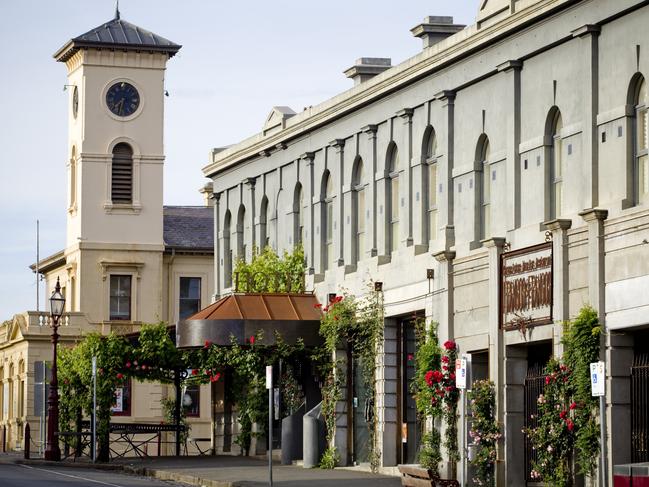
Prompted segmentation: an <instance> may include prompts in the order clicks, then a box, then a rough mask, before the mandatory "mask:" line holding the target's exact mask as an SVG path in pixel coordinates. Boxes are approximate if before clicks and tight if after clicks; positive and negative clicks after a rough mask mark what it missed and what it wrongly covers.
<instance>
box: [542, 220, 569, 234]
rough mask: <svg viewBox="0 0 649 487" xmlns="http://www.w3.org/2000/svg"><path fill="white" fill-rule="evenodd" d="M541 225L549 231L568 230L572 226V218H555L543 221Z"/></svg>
mask: <svg viewBox="0 0 649 487" xmlns="http://www.w3.org/2000/svg"><path fill="white" fill-rule="evenodd" d="M543 225H545V228H547V229H548V230H551V231H556V230H568V229H569V228H570V227H571V226H572V220H570V219H569V218H555V219H554V220H548V221H547V222H543Z"/></svg>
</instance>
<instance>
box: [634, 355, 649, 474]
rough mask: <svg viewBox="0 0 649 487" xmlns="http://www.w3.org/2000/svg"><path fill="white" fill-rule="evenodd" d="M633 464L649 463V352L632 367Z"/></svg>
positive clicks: (637, 359) (636, 357) (635, 360)
mask: <svg viewBox="0 0 649 487" xmlns="http://www.w3.org/2000/svg"><path fill="white" fill-rule="evenodd" d="M631 462H632V463H636V462H649V352H644V353H638V352H636V354H635V357H634V359H633V365H632V366H631Z"/></svg>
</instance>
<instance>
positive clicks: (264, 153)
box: [259, 149, 270, 157]
mask: <svg viewBox="0 0 649 487" xmlns="http://www.w3.org/2000/svg"><path fill="white" fill-rule="evenodd" d="M259 157H270V151H269V150H268V149H263V150H260V151H259Z"/></svg>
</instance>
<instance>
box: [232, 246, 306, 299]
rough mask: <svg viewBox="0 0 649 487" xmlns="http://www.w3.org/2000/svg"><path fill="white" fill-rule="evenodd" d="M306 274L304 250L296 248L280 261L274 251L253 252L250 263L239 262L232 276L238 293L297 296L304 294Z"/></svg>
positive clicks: (270, 249) (266, 249) (284, 255)
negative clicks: (289, 294)
mask: <svg viewBox="0 0 649 487" xmlns="http://www.w3.org/2000/svg"><path fill="white" fill-rule="evenodd" d="M305 271H306V266H305V260H304V249H303V248H302V246H301V245H297V246H296V247H295V248H294V249H293V251H292V252H287V251H284V254H283V255H282V256H281V257H280V256H278V255H277V254H276V253H275V251H274V250H273V249H272V248H271V247H266V248H264V249H263V250H262V251H261V252H257V249H254V250H253V256H252V259H251V261H250V262H246V261H245V260H243V259H239V260H238V261H237V262H236V265H235V268H234V271H233V273H232V282H233V283H234V288H235V291H236V292H242V293H243V292H248V293H253V292H254V293H260V292H266V293H291V292H293V293H295V292H304V290H305V287H304V275H305Z"/></svg>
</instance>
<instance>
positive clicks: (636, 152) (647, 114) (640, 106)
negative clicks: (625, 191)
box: [633, 78, 649, 205]
mask: <svg viewBox="0 0 649 487" xmlns="http://www.w3.org/2000/svg"><path fill="white" fill-rule="evenodd" d="M646 83H647V81H646V80H645V79H644V78H640V79H639V80H638V81H637V83H636V88H635V97H634V98H635V99H634V107H633V110H634V112H633V114H634V116H633V174H634V185H633V186H634V188H633V189H634V193H635V197H634V200H635V201H634V203H635V204H636V205H641V204H644V203H646V202H649V181H647V180H649V174H648V173H649V162H647V159H649V133H648V132H649V103H648V101H647V85H646ZM643 88H644V92H645V95H644V96H645V99H644V100H641V99H640V97H641V95H642V91H643ZM642 118H644V124H641V120H642ZM643 125H644V132H645V133H644V146H645V147H644V148H643V149H640V143H639V142H640V140H641V137H643V136H642V135H641V134H640V128H641V127H642V126H643ZM643 158H644V160H645V162H644V164H645V165H646V166H647V167H646V168H645V174H644V178H643V174H642V171H641V169H642V167H641V165H642V162H641V160H642V159H643ZM643 183H644V184H643ZM643 186H645V187H646V191H643V189H642V188H643Z"/></svg>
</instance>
